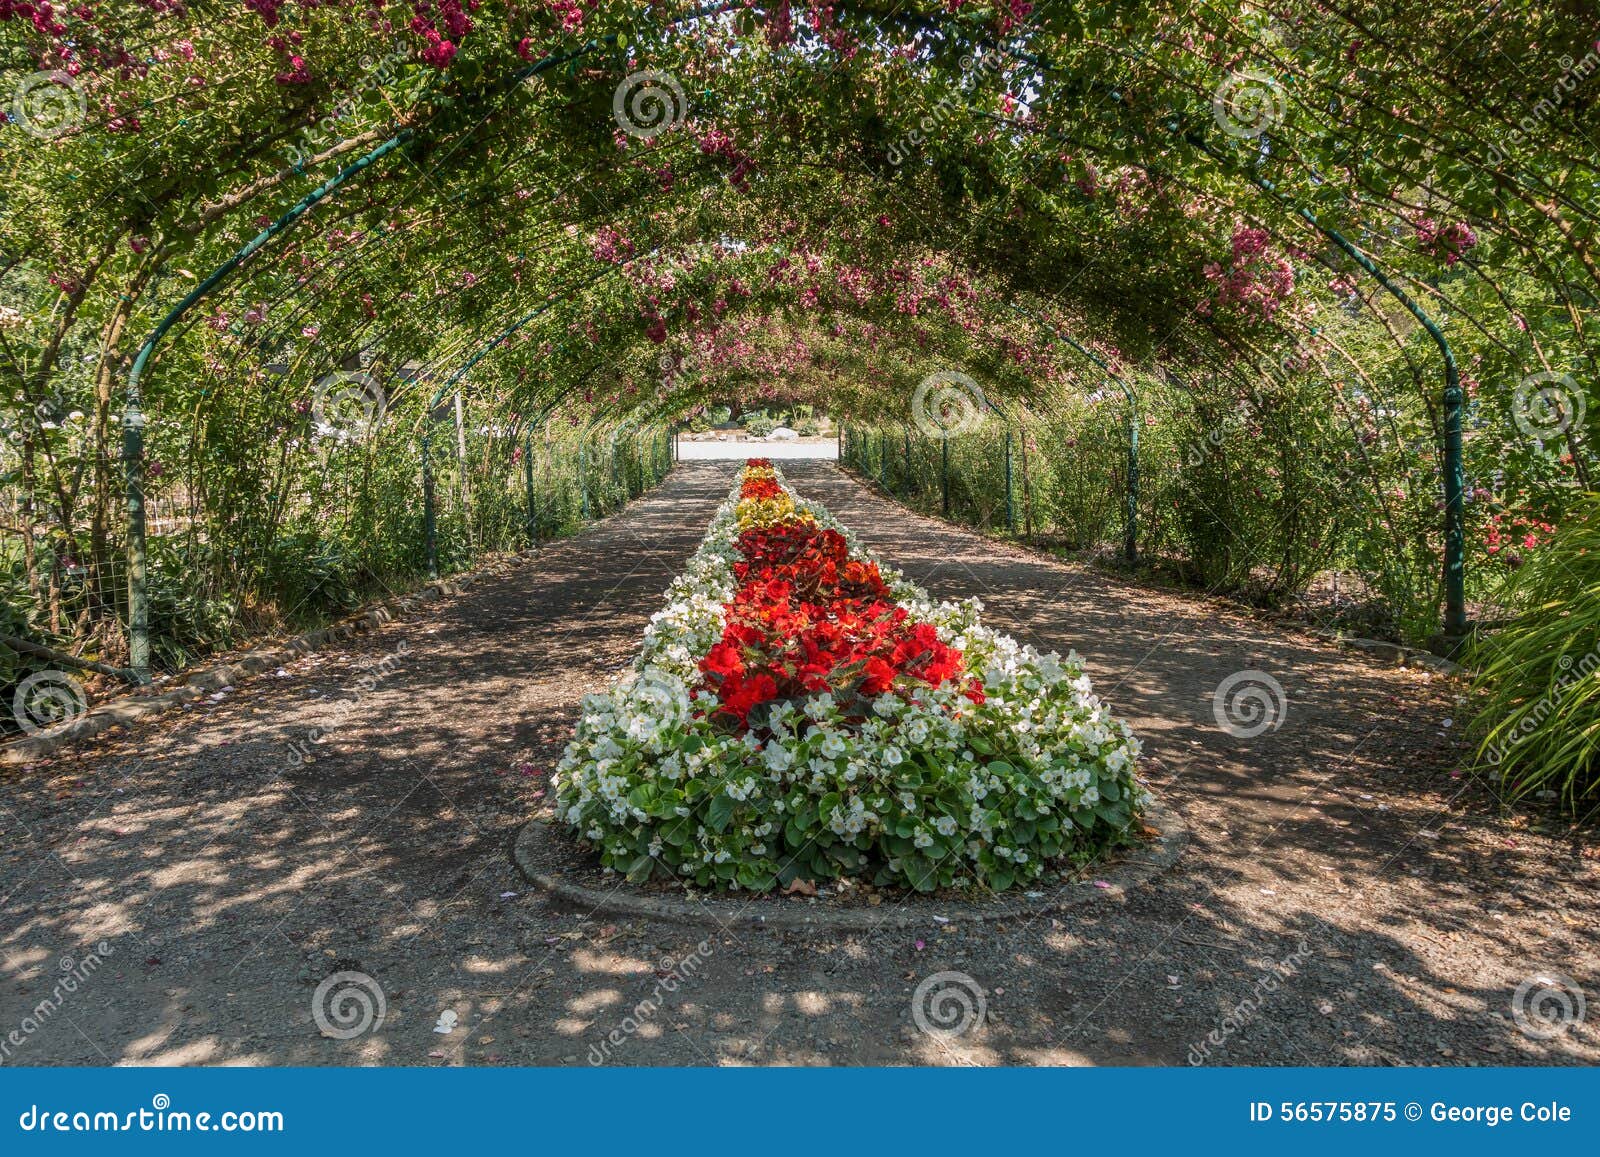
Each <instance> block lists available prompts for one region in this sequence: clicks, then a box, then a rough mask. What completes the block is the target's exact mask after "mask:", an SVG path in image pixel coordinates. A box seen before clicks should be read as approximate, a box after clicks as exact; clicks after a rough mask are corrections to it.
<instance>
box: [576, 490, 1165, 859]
mask: <svg viewBox="0 0 1600 1157" xmlns="http://www.w3.org/2000/svg"><path fill="white" fill-rule="evenodd" d="M981 609H982V608H981V605H980V604H979V602H978V601H977V600H976V599H969V600H967V601H965V602H962V603H949V602H946V603H940V604H937V605H936V604H934V603H933V602H932V601H931V600H930V599H929V597H928V595H927V593H926V592H924V591H923V590H922V589H921V588H919V587H917V586H915V585H913V584H912V583H910V582H907V581H906V580H905V579H904V578H903V577H902V576H901V575H900V574H899V573H898V572H896V571H895V570H894V569H893V568H890V567H886V566H883V565H882V564H880V563H878V562H876V561H875V560H873V559H872V558H871V557H869V556H868V555H867V554H866V552H864V551H863V550H862V549H861V548H860V546H859V544H858V543H856V541H855V540H854V537H853V536H852V535H851V534H850V532H849V531H848V530H846V529H845V528H844V527H842V526H840V525H839V524H838V523H837V522H836V521H835V520H834V519H833V518H832V517H831V516H830V515H829V514H828V513H827V511H826V510H824V509H823V508H822V507H820V506H818V505H816V504H814V503H809V502H806V501H805V500H803V499H799V498H797V497H796V496H795V495H794V494H793V492H792V491H790V490H789V488H788V487H787V486H786V485H785V484H784V483H783V480H782V478H781V477H780V476H779V475H778V473H777V471H776V470H774V469H773V468H772V466H771V464H770V463H769V462H767V461H765V460H764V459H751V461H750V464H749V466H748V467H747V468H746V470H745V472H744V475H743V477H742V478H741V479H740V482H739V485H738V486H736V487H735V488H734V490H733V493H731V494H730V495H729V497H728V499H727V500H726V501H725V502H723V504H722V505H721V506H720V507H719V508H718V510H717V512H716V515H715V516H714V517H713V518H712V521H711V527H710V530H709V531H708V533H707V534H706V537H705V539H704V541H703V542H702V543H701V545H700V547H699V549H698V550H697V551H696V552H695V554H694V555H693V557H691V559H690V560H689V562H688V564H687V565H686V567H685V569H684V573H683V574H682V575H680V576H679V577H678V578H676V579H674V580H673V582H672V585H671V587H670V588H669V590H668V592H667V605H666V607H665V608H664V609H663V610H662V611H660V612H658V613H657V614H656V615H655V616H653V618H652V620H651V624H650V626H649V628H648V629H647V630H646V632H645V639H644V647H643V650H642V652H641V654H640V656H639V658H638V660H637V661H636V663H635V665H634V670H633V672H632V673H631V674H630V675H629V677H627V678H625V679H624V680H623V681H622V682H621V683H619V685H618V686H616V687H615V688H613V689H612V690H611V691H610V692H608V693H606V694H602V695H591V696H589V697H587V698H586V699H585V700H584V704H583V714H582V717H581V719H580V721H579V724H578V729H577V734H576V736H575V737H574V739H573V741H572V743H571V744H570V745H569V746H568V748H567V750H566V753H565V754H564V756H563V757H562V760H561V763H560V766H559V769H558V774H557V777H556V788H557V792H556V797H557V798H556V806H557V815H558V816H559V818H561V819H562V820H563V821H564V822H566V823H567V824H569V825H571V826H572V827H573V828H574V829H575V830H576V831H577V832H578V834H579V835H580V836H581V837H582V838H584V839H586V840H588V841H590V842H592V843H593V844H595V845H596V846H597V847H598V848H599V850H600V854H601V859H602V862H603V863H604V864H605V865H606V866H607V867H609V868H613V869H615V870H618V871H621V872H625V873H626V874H627V875H628V877H629V878H630V879H633V880H644V879H648V878H650V877H651V876H652V875H660V876H663V877H668V878H676V879H678V880H680V881H683V882H685V883H693V884H694V885H697V886H699V887H711V886H718V885H720V886H724V887H729V888H747V889H754V890H766V889H770V888H772V887H775V886H778V885H779V884H787V883H788V882H789V881H790V880H792V879H795V878H804V879H808V880H812V881H817V880H824V879H834V878H837V877H842V876H849V877H855V878H866V879H869V880H871V881H872V882H874V883H877V884H902V885H907V886H910V887H912V888H916V889H918V890H921V891H931V890H933V889H936V888H941V887H950V886H956V885H978V886H982V887H985V888H990V889H994V890H997V891H998V890H1003V889H1005V888H1008V887H1011V886H1013V885H1014V884H1018V883H1024V882H1027V881H1031V880H1035V879H1037V878H1038V877H1039V876H1040V875H1042V874H1043V873H1044V872H1045V871H1047V870H1049V869H1051V868H1052V867H1054V866H1059V865H1061V864H1062V863H1064V862H1081V861H1084V860H1087V859H1089V858H1091V857H1093V856H1096V855H1098V854H1101V853H1103V852H1104V851H1105V850H1106V849H1107V848H1108V847H1110V846H1113V845H1115V844H1117V843H1119V842H1124V841H1126V840H1127V839H1128V838H1129V834H1130V832H1131V830H1132V828H1133V826H1134V823H1135V819H1136V816H1137V811H1138V809H1139V807H1140V806H1141V805H1142V804H1143V802H1144V800H1145V798H1146V796H1145V793H1144V789H1143V787H1142V786H1141V785H1140V784H1139V782H1138V780H1137V778H1136V776H1135V771H1134V765H1135V760H1136V758H1137V755H1138V751H1139V743H1138V740H1136V739H1135V738H1134V737H1133V736H1132V734H1131V733H1130V732H1129V730H1128V728H1127V726H1126V725H1125V724H1123V723H1121V722H1120V721H1118V720H1115V719H1113V718H1112V717H1111V715H1110V713H1109V712H1108V711H1107V710H1106V708H1105V707H1104V706H1103V705H1102V704H1101V703H1100V702H1099V700H1098V699H1096V698H1095V696H1094V695H1093V693H1092V692H1091V690H1090V687H1089V680H1088V677H1087V676H1086V675H1085V674H1084V673H1083V668H1082V664H1081V663H1080V662H1079V660H1078V659H1077V657H1076V656H1075V655H1069V656H1068V657H1067V658H1066V659H1065V660H1063V659H1061V658H1060V657H1059V656H1058V655H1055V654H1048V655H1041V654H1040V653H1039V652H1037V651H1035V650H1034V649H1033V648H1031V647H1026V646H1023V645H1022V644H1019V643H1018V642H1016V640H1014V639H1012V638H1011V637H1009V636H1007V635H1003V634H999V633H998V632H995V631H991V630H988V629H987V628H985V627H983V626H982V625H981V624H980V623H979V621H978V614H979V611H980V610H981Z"/></svg>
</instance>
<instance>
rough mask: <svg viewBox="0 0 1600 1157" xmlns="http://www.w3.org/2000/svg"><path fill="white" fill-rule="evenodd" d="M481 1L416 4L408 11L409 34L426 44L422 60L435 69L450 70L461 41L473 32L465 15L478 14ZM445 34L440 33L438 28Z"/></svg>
mask: <svg viewBox="0 0 1600 1157" xmlns="http://www.w3.org/2000/svg"><path fill="white" fill-rule="evenodd" d="M479 3H480V0H466V3H465V4H464V5H463V3H462V0H415V3H414V4H413V5H412V7H411V12H412V16H411V31H413V32H415V33H416V34H417V35H418V36H420V37H422V39H423V40H424V41H425V42H426V45H425V46H424V48H423V49H422V59H423V60H424V61H425V62H426V63H428V64H431V65H433V67H434V68H439V69H444V68H449V67H450V62H451V61H452V60H454V59H455V58H456V53H457V52H458V51H459V50H460V45H461V41H462V40H463V39H464V38H465V37H466V35H467V33H469V32H471V31H472V18H471V17H470V16H468V15H467V12H468V11H469V10H470V11H473V12H476V11H477V10H478V5H479ZM441 24H442V25H443V26H444V30H443V31H442V32H441V31H440V25H441Z"/></svg>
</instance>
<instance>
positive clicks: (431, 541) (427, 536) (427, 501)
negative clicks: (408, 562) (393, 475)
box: [422, 430, 439, 579]
mask: <svg viewBox="0 0 1600 1157" xmlns="http://www.w3.org/2000/svg"><path fill="white" fill-rule="evenodd" d="M428 441H429V439H428V432H427V431H426V430H424V431H423V432H422V543H423V548H424V549H425V550H426V551H427V553H428V577H429V578H430V579H437V578H438V577H439V531H438V521H437V517H436V516H435V514H434V510H433V459H432V457H431V455H430V454H429V453H428V450H429V446H428Z"/></svg>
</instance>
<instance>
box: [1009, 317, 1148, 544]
mask: <svg viewBox="0 0 1600 1157" xmlns="http://www.w3.org/2000/svg"><path fill="white" fill-rule="evenodd" d="M1012 308H1013V309H1015V310H1016V311H1017V312H1018V313H1021V314H1025V315H1027V316H1029V317H1031V318H1033V320H1034V321H1037V322H1039V323H1041V324H1043V325H1046V326H1049V328H1050V333H1051V336H1053V337H1054V338H1055V339H1056V340H1057V341H1062V342H1065V343H1066V344H1067V345H1069V346H1071V347H1072V348H1073V349H1075V350H1077V351H1078V352H1079V353H1080V354H1082V355H1083V356H1084V357H1086V358H1088V359H1089V360H1090V361H1092V362H1093V363H1094V364H1095V365H1097V366H1099V367H1100V368H1101V369H1102V370H1104V371H1105V372H1106V376H1107V377H1109V378H1110V379H1111V380H1112V381H1113V382H1115V383H1116V385H1117V388H1118V389H1120V390H1121V391H1122V396H1123V397H1124V398H1126V399H1127V400H1128V423H1127V424H1128V498H1127V507H1126V510H1125V511H1124V514H1123V538H1122V553H1123V555H1124V556H1125V557H1126V558H1127V560H1128V561H1129V562H1136V561H1138V558H1139V396H1138V395H1137V394H1135V393H1134V392H1133V387H1132V386H1130V385H1129V384H1128V383H1127V381H1126V380H1125V379H1124V378H1123V377H1122V375H1121V374H1119V373H1117V371H1116V370H1114V369H1112V368H1111V367H1110V366H1109V365H1107V364H1106V362H1105V361H1104V359H1102V358H1101V357H1100V355H1099V354H1097V353H1095V352H1094V351H1093V350H1091V349H1088V348H1086V347H1085V346H1084V345H1082V344H1081V343H1080V342H1079V341H1078V340H1077V339H1076V338H1074V337H1073V336H1072V335H1071V334H1069V333H1068V332H1067V331H1066V330H1064V329H1061V328H1060V327H1058V326H1056V325H1053V324H1051V323H1050V322H1047V321H1045V320H1044V318H1042V317H1040V316H1039V315H1038V314H1037V313H1035V312H1034V311H1033V310H1031V309H1025V308H1023V307H1022V306H1020V305H1017V304H1015V303H1013V304H1012ZM1024 437H1026V435H1024ZM1008 448H1009V447H1008Z"/></svg>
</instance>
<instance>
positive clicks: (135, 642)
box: [122, 9, 714, 683]
mask: <svg viewBox="0 0 1600 1157" xmlns="http://www.w3.org/2000/svg"><path fill="white" fill-rule="evenodd" d="M712 11H714V9H705V10H700V11H696V12H693V13H690V14H688V15H686V16H683V17H680V18H678V19H677V20H674V21H672V23H673V24H678V23H681V22H682V21H684V20H692V19H696V18H698V17H699V16H702V15H706V14H709V13H710V12H712ZM616 42H617V37H616V35H615V34H612V35H607V36H604V37H602V38H601V39H599V40H592V41H589V42H588V43H587V44H584V45H582V46H580V47H578V48H575V49H571V50H569V51H567V52H561V53H555V54H552V55H549V56H544V57H541V58H540V59H538V60H536V61H534V62H533V63H532V64H529V65H528V66H526V67H525V68H521V69H518V70H517V72H516V73H514V74H513V75H512V76H511V77H510V78H509V80H510V85H511V86H515V85H516V84H520V83H521V82H523V81H525V80H527V79H529V78H530V77H533V76H537V75H539V74H540V73H543V72H545V71H547V70H549V69H551V68H554V67H556V66H558V65H561V64H565V63H567V62H568V61H575V60H577V59H579V58H580V57H583V56H587V55H588V54H589V53H591V52H594V51H595V50H596V49H598V48H600V47H602V46H609V45H614V44H616ZM414 135H415V134H414V133H413V131H412V130H411V129H402V130H401V131H400V132H398V133H396V134H395V135H394V136H392V137H390V138H389V139H388V140H386V141H384V142H383V143H382V144H380V145H379V146H378V147H377V148H375V149H373V150H372V151H371V152H369V153H367V154H365V155H364V156H362V157H361V158H359V159H358V160H356V161H355V162H354V163H352V164H350V165H348V166H346V167H345V168H343V169H341V170H340V171H339V172H338V173H337V174H335V175H334V176H333V177H331V178H330V179H329V180H327V181H325V182H324V183H323V184H322V185H320V186H318V187H317V188H316V189H315V190H313V191H312V192H311V193H309V194H307V195H306V196H305V197H304V198H302V199H301V200H300V201H299V202H298V203H297V204H296V205H295V206H294V208H292V209H290V210H289V211H288V212H287V213H285V214H284V215H283V216H281V217H279V218H278V219H277V220H276V221H274V222H273V223H272V224H270V225H268V226H267V227H266V228H265V229H263V230H262V231H261V232H260V233H258V234H257V235H256V236H255V237H253V238H252V239H251V240H250V241H249V242H247V243H246V244H245V246H244V247H243V248H242V249H240V250H239V251H238V252H237V253H235V254H234V255H233V256H232V257H230V258H229V259H228V260H227V261H225V262H223V263H222V264H221V265H219V266H218V267H217V268H216V269H215V270H213V271H212V272H211V273H210V274H209V275H208V276H207V277H206V278H205V280H204V281H202V282H201V283H200V284H199V285H198V286H196V287H195V289H194V290H193V291H192V292H191V293H190V294H189V295H188V296H187V297H185V298H184V299H183V300H182V301H181V302H179V303H178V304H177V306H175V307H174V308H173V309H172V310H171V311H170V312H169V313H168V314H167V315H166V317H164V318H162V319H161V322H160V323H159V324H158V325H157V326H156V328H155V330H154V331H153V332H152V333H151V334H150V336H149V337H148V338H147V339H145V343H144V345H142V346H140V347H139V353H138V355H137V356H136V357H135V358H134V363H133V368H132V369H131V370H130V371H129V374H128V385H127V390H126V394H125V398H126V401H125V404H124V407H123V417H122V461H123V476H124V479H125V481H126V485H127V493H128V666H129V668H130V673H131V674H132V675H133V677H134V678H135V679H136V680H138V681H139V682H141V683H148V682H149V681H150V591H149V584H148V576H147V573H146V567H147V558H146V549H145V514H144V426H145V416H144V409H143V398H142V396H141V394H140V392H139V380H140V378H141V377H142V376H143V374H144V368H145V365H146V364H147V363H148V362H149V360H150V356H151V354H152V353H154V351H155V348H156V346H157V345H159V344H160V342H161V339H162V338H164V337H165V336H166V335H167V333H168V332H169V331H170V330H171V329H172V327H173V326H175V325H176V324H177V323H178V322H179V321H180V320H181V319H182V318H183V315H184V314H185V313H187V312H188V311H189V310H190V309H191V308H193V307H194V305H195V304H196V303H197V302H199V301H200V300H201V299H202V298H204V297H205V296H206V294H208V293H210V292H211V290H213V289H215V288H216V287H217V285H218V284H219V283H221V282H222V280H223V279H224V278H226V277H227V276H228V275H229V274H230V273H232V272H233V271H234V270H235V269H237V268H238V267H239V266H240V264H242V263H243V262H244V261H245V260H247V259H248V258H249V257H250V256H251V255H253V254H254V253H256V252H257V251H258V250H259V249H261V248H262V246H264V245H266V244H267V242H269V241H270V240H272V238H273V237H275V236H277V235H278V234H279V233H282V232H283V231H284V230H286V229H288V228H289V227H290V226H292V225H293V224H294V223H295V222H296V221H298V220H299V219H300V218H301V217H303V216H304V215H305V214H306V213H307V212H308V211H309V210H310V209H311V208H312V207H313V206H315V205H316V204H317V203H318V202H319V201H321V200H323V199H324V198H325V197H327V196H328V195H329V194H330V193H332V192H334V191H335V190H336V189H338V188H339V187H340V186H341V185H343V184H344V183H345V182H346V181H347V180H349V179H350V178H351V177H352V176H355V175H357V174H358V173H360V172H361V171H362V170H363V169H365V168H367V166H369V165H371V164H372V163H373V162H375V161H377V160H379V159H380V158H382V157H383V156H385V155H386V154H388V153H390V152H392V151H394V150H395V149H397V148H400V147H401V146H402V145H404V144H406V143H407V142H408V141H410V140H411V139H412V138H413V136H414ZM447 155H448V154H447ZM426 481H427V480H426V479H425V482H426Z"/></svg>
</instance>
